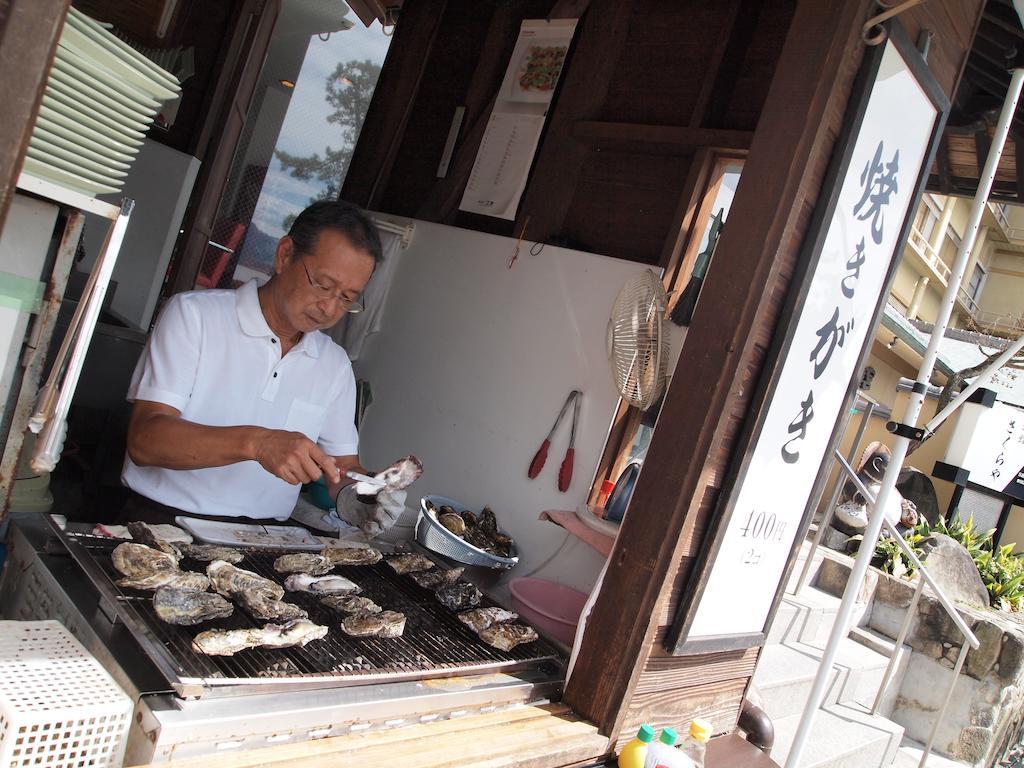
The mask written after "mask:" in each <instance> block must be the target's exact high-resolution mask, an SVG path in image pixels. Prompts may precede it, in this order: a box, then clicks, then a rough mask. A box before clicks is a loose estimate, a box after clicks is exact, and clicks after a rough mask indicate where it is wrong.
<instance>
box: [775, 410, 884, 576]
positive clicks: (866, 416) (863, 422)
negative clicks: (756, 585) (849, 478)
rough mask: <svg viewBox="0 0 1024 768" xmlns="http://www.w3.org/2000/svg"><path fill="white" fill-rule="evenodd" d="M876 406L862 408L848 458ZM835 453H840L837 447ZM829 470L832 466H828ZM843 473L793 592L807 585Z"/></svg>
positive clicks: (833, 510) (829, 521)
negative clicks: (862, 413) (862, 412)
mask: <svg viewBox="0 0 1024 768" xmlns="http://www.w3.org/2000/svg"><path fill="white" fill-rule="evenodd" d="M877 407H878V403H875V402H874V401H871V400H869V401H868V406H867V408H865V409H864V415H863V416H861V419H860V425H859V426H858V427H857V434H856V436H855V437H854V438H853V443H852V444H851V445H850V453H849V460H850V461H853V459H854V458H855V457H856V456H857V452H858V451H859V450H860V443H861V440H863V439H864V433H865V432H866V431H867V428H868V422H869V421H870V420H871V415H872V414H873V413H874V412H875V408H877ZM835 453H836V455H837V456H838V455H840V454H839V451H838V449H837V450H836V452H835ZM829 471H830V472H831V471H832V468H831V467H829ZM842 481H843V475H842V472H840V473H839V475H838V476H837V477H836V484H835V487H834V488H833V489H832V495H831V496H830V497H829V500H828V504H827V505H825V513H824V514H823V515H822V517H821V522H819V523H818V530H816V531H815V532H814V540H813V541H812V542H811V548H810V550H809V551H808V553H807V558H806V559H805V560H804V567H803V570H801V571H800V578H798V579H797V580H796V587H795V588H794V589H793V594H794V595H798V594H800V592H801V591H802V590H803V588H804V587H806V586H807V580H808V579H809V578H810V575H811V568H812V567H813V565H814V555H815V554H817V552H818V547H820V546H821V540H822V538H823V537H824V536H825V531H826V529H827V528H828V527H829V525H831V523H832V518H833V517H834V516H835V513H836V503H837V502H838V501H839V494H840V492H841V491H842V490H843V482H842Z"/></svg>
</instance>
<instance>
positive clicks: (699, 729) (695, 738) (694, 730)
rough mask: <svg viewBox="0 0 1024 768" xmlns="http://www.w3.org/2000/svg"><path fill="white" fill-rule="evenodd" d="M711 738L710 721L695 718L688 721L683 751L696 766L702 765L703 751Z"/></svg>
mask: <svg viewBox="0 0 1024 768" xmlns="http://www.w3.org/2000/svg"><path fill="white" fill-rule="evenodd" d="M710 738H711V723H709V722H708V721H707V720H701V719H699V718H698V719H696V720H694V721H693V722H691V723H690V735H689V736H687V737H686V741H684V742H683V747H682V749H683V752H684V753H685V754H686V756H687V757H688V758H690V760H692V761H693V764H694V765H695V766H697V768H703V767H704V752H705V750H706V748H707V743H708V739H710Z"/></svg>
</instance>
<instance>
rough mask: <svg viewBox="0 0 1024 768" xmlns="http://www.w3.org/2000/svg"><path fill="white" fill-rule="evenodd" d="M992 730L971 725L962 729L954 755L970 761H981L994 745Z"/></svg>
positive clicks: (959, 758)
mask: <svg viewBox="0 0 1024 768" xmlns="http://www.w3.org/2000/svg"><path fill="white" fill-rule="evenodd" d="M992 735H993V734H992V730H991V729H990V728H983V727H981V726H977V725H971V726H968V727H967V728H964V729H963V730H962V731H960V738H959V739H958V741H957V744H956V747H955V748H954V755H953V757H955V758H957V759H958V760H963V761H965V762H968V763H979V762H981V761H982V760H984V759H985V756H986V755H987V754H988V750H989V747H990V746H991V745H992Z"/></svg>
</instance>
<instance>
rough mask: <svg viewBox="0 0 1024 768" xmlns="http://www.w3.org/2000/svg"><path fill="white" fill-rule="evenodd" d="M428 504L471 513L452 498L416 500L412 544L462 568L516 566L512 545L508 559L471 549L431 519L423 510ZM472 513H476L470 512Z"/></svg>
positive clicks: (435, 497)
mask: <svg viewBox="0 0 1024 768" xmlns="http://www.w3.org/2000/svg"><path fill="white" fill-rule="evenodd" d="M428 503H430V504H433V505H434V507H435V508H440V507H443V506H446V505H447V506H449V507H452V508H453V509H454V510H455V511H456V512H459V513H462V512H473V510H471V509H470V508H469V507H467V506H466V505H465V504H461V503H459V502H457V501H455V499H449V498H447V497H446V496H424V497H423V498H422V499H420V515H419V517H418V518H417V520H416V541H418V542H419V543H420V544H422V545H423V546H424V547H426V548H427V549H429V550H431V551H432V552H437V553H438V554H439V555H444V556H445V557H449V558H451V559H452V560H457V561H458V562H460V563H465V564H466V565H479V566H483V567H484V568H499V569H503V570H508V569H510V568H514V567H515V566H516V565H518V564H519V556H518V554H516V548H515V545H513V546H512V557H500V556H498V555H492V554H491V553H490V552H485V551H484V550H482V549H480V548H479V547H474V546H473V545H472V544H470V543H469V542H468V541H466V540H465V539H461V538H459V537H458V536H456V535H455V534H454V533H452V532H451V531H449V530H448V529H447V528H445V527H444V526H443V525H441V524H440V523H439V522H437V520H436V519H435V518H434V516H433V515H431V514H430V512H428V511H427V509H428V507H427V504H428ZM474 514H476V513H475V512H474ZM503 533H504V531H503Z"/></svg>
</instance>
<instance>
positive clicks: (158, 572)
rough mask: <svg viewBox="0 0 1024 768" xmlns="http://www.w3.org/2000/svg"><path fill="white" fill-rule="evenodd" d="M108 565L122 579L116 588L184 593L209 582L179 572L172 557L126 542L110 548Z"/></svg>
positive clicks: (195, 575) (200, 588)
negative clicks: (172, 588)
mask: <svg viewBox="0 0 1024 768" xmlns="http://www.w3.org/2000/svg"><path fill="white" fill-rule="evenodd" d="M110 558H111V561H112V562H113V564H114V568H116V569H117V571H118V573H120V574H122V575H123V576H124V577H125V578H123V579H120V580H119V581H118V582H117V585H118V586H119V587H128V588H130V589H156V588H157V587H163V586H166V585H168V584H171V585H174V586H178V587H184V588H186V589H198V590H204V589H207V588H208V587H209V586H210V582H209V581H208V580H207V579H206V577H205V576H203V575H202V574H200V573H192V572H191V571H182V570H180V569H179V568H178V562H177V561H176V560H175V559H174V556H173V555H169V554H167V553H166V552H161V551H160V550H158V549H153V548H152V547H147V546H146V545H145V544H138V543H136V542H133V541H126V542H124V543H123V544H118V545H117V546H116V547H114V551H113V552H112V553H111V556H110Z"/></svg>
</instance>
